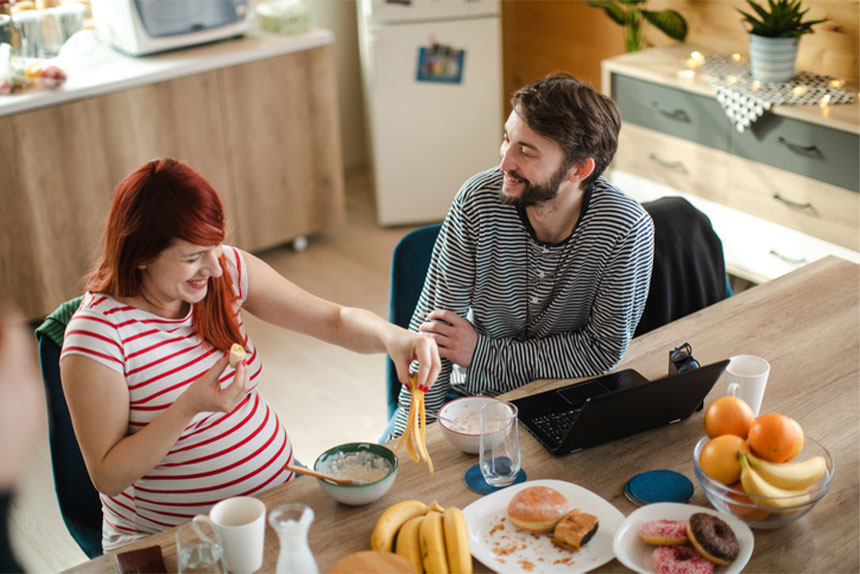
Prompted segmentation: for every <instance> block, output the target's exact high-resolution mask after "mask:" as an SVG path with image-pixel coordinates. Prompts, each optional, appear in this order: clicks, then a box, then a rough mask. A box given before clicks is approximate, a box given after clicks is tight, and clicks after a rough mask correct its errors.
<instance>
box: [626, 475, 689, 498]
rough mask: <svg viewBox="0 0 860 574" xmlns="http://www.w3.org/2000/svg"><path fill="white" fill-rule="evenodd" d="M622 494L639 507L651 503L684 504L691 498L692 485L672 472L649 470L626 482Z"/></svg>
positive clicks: (685, 478) (681, 476)
mask: <svg viewBox="0 0 860 574" xmlns="http://www.w3.org/2000/svg"><path fill="white" fill-rule="evenodd" d="M624 494H625V495H627V498H629V499H630V501H631V502H633V503H634V504H638V505H639V506H642V505H644V504H651V503H652V502H681V503H684V502H688V501H689V500H690V498H692V497H693V483H692V482H691V481H690V479H689V478H687V477H686V476H684V475H683V474H681V473H679V472H675V471H674V470H651V471H648V472H643V473H640V474H637V475H636V476H634V477H633V478H631V479H630V480H628V481H627V484H625V485H624Z"/></svg>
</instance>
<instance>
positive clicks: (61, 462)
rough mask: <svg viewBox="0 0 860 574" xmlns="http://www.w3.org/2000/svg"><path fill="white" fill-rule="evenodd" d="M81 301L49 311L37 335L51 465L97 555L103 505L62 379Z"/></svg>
mask: <svg viewBox="0 0 860 574" xmlns="http://www.w3.org/2000/svg"><path fill="white" fill-rule="evenodd" d="M80 301H81V297H78V298H76V299H73V300H71V301H67V302H66V303H64V304H63V305H61V306H60V307H59V308H58V309H57V310H56V311H54V313H52V314H51V315H49V316H48V317H47V318H46V319H45V322H44V323H42V325H40V326H39V328H38V329H36V338H37V339H38V341H39V362H40V363H41V367H42V382H43V383H44V385H45V398H46V401H47V408H48V429H49V432H50V446H51V466H52V468H53V471H54V488H55V490H56V492H57V500H58V502H59V505H60V513H61V514H62V515H63V521H64V522H65V523H66V528H68V530H69V533H70V534H71V535H72V538H74V539H75V542H77V543H78V546H80V547H81V550H83V551H84V554H86V555H87V557H89V558H95V557H96V556H100V555H101V554H102V505H101V500H99V495H98V492H97V491H96V489H95V487H94V486H93V483H92V481H91V480H90V475H89V474H88V473H87V468H86V465H85V464H84V459H83V456H82V455H81V449H80V447H79V446H78V441H77V439H76V438H75V431H74V429H73V428H72V419H71V417H70V415H69V408H68V406H67V405H66V397H65V395H64V394H63V386H62V384H61V383H60V348H61V345H60V343H61V342H62V333H63V332H64V331H65V325H66V323H68V320H69V318H71V315H72V313H74V311H75V309H77V308H78V305H80ZM57 339H59V341H58V340H57Z"/></svg>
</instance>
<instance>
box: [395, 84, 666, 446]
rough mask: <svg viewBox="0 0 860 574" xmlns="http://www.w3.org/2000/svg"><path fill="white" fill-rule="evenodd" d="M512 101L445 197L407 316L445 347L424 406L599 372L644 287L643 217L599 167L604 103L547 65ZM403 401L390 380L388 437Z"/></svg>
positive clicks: (619, 350) (608, 143)
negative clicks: (479, 162) (495, 156)
mask: <svg viewBox="0 0 860 574" xmlns="http://www.w3.org/2000/svg"><path fill="white" fill-rule="evenodd" d="M511 107H512V109H513V111H512V112H511V114H510V116H509V117H508V119H507V121H506V122H505V129H504V138H503V140H502V144H501V149H500V155H501V162H500V163H499V166H498V167H495V168H493V169H491V170H489V171H485V172H482V173H479V174H477V175H475V176H473V177H472V178H471V179H469V180H468V181H467V182H466V183H465V184H463V187H462V188H461V189H460V191H459V192H458V193H457V196H456V197H455V198H454V202H453V204H452V206H451V209H450V211H449V212H448V215H447V216H446V218H445V222H444V224H443V225H442V229H441V231H440V232H439V237H438V239H437V240H436V245H435V246H434V248H433V255H432V260H431V263H430V268H429V270H428V272H427V278H426V281H425V283H424V288H423V290H422V292H421V296H420V298H419V300H418V304H417V307H416V309H415V314H414V315H413V317H412V321H411V324H410V329H411V330H414V331H418V332H421V333H424V334H426V335H427V336H430V337H433V338H434V339H435V340H436V343H437V344H438V347H439V354H440V356H441V358H442V365H443V366H442V372H441V374H440V375H439V378H438V379H437V382H436V384H435V385H434V386H433V387H432V388H431V389H430V391H429V392H428V393H427V395H426V399H425V400H426V406H427V412H428V414H429V415H430V416H431V417H433V416H435V414H436V412H437V411H438V409H439V408H440V407H441V406H442V404H443V403H444V402H445V401H446V395H447V394H448V393H449V392H450V391H452V390H453V391H455V392H457V393H459V394H465V395H490V396H495V395H498V394H501V393H504V392H506V391H510V390H512V389H514V388H516V387H519V386H522V385H524V384H526V383H528V382H530V381H533V380H535V379H543V378H572V377H582V376H589V375H596V374H599V373H603V372H605V371H608V370H609V369H610V368H612V367H613V366H615V365H616V364H617V363H618V361H619V360H621V357H622V356H623V355H624V352H625V351H626V350H627V346H628V344H629V343H630V339H631V338H632V336H633V332H634V330H635V329H636V325H637V323H638V322H639V318H640V316H641V315H642V310H643V308H644V307H645V300H646V298H647V296H648V286H649V283H650V278H651V267H652V260H653V252H654V227H653V224H652V222H651V218H650V217H649V216H648V214H647V212H646V211H645V210H644V209H643V208H642V206H641V205H640V204H639V203H637V202H636V201H635V200H633V199H631V198H630V197H628V196H626V195H624V194H623V193H622V192H621V191H620V190H618V189H617V188H616V187H614V186H613V185H612V184H611V183H609V181H607V180H606V179H605V178H604V177H603V176H602V175H601V174H602V173H603V171H604V170H605V169H606V167H607V166H608V165H609V163H610V162H611V161H612V157H613V156H614V154H615V151H616V149H617V147H618V133H619V130H620V128H621V117H620V114H619V112H618V108H617V106H616V105H615V103H614V102H613V101H612V100H611V99H610V98H608V97H606V96H604V95H602V94H600V93H598V92H596V91H595V90H594V89H593V88H592V87H591V86H589V85H587V84H585V83H583V82H581V81H579V80H577V79H576V78H574V77H572V76H570V75H567V74H555V75H551V76H548V77H547V78H544V79H542V80H537V81H535V82H532V83H530V84H528V85H526V86H525V87H523V88H521V89H520V90H518V91H517V92H516V93H515V94H514V96H513V98H512V99H511ZM410 399H411V395H410V392H409V390H408V389H406V388H403V389H401V394H400V399H399V404H400V406H399V407H398V409H397V411H396V412H395V414H394V416H393V418H392V421H391V423H390V424H389V429H388V431H387V432H388V434H389V436H390V437H393V436H397V435H400V434H401V433H402V432H403V429H404V427H405V424H406V414H407V412H408V405H409V401H410ZM431 420H432V418H431Z"/></svg>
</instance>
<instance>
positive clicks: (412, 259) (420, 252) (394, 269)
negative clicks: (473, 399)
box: [386, 223, 442, 418]
mask: <svg viewBox="0 0 860 574" xmlns="http://www.w3.org/2000/svg"><path fill="white" fill-rule="evenodd" d="M441 228H442V224H440V223H437V224H434V225H428V226H426V227H421V228H419V229H415V230H414V231H410V232H409V233H407V234H406V235H405V236H403V238H402V239H401V240H400V242H399V243H398V244H397V245H396V246H395V247H394V254H393V256H392V259H391V299H390V301H389V306H388V320H389V321H391V322H392V323H394V324H395V325H400V326H401V327H403V328H404V329H408V328H409V321H410V320H411V319H412V313H413V312H414V311H415V305H417V304H418V297H419V296H420V295H421V288H422V287H423V286H424V278H425V276H426V275H427V269H428V268H429V267H430V257H431V255H432V253H433V245H434V244H435V243H436V237H437V236H438V235H439V230H440V229H441ZM387 367H388V368H387V370H386V375H387V377H386V379H387V386H388V418H391V415H393V414H394V410H395V409H396V408H397V399H398V397H399V396H400V387H401V386H402V385H401V384H400V381H399V380H398V379H397V370H396V369H395V368H394V363H392V362H391V359H390V358H389V359H388V363H387Z"/></svg>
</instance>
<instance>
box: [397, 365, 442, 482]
mask: <svg viewBox="0 0 860 574" xmlns="http://www.w3.org/2000/svg"><path fill="white" fill-rule="evenodd" d="M416 377H417V375H412V376H411V377H409V380H410V381H411V382H412V401H410V403H409V416H408V418H407V422H406V429H405V430H404V431H403V434H402V435H401V437H400V440H399V441H398V442H397V446H396V447H394V454H397V451H399V450H400V447H401V446H402V445H403V443H406V452H408V453H409V458H411V459H412V462H418V461H419V460H421V459H423V460H426V461H427V467H428V468H429V469H430V474H433V461H432V460H430V453H429V452H427V440H426V433H427V413H426V411H425V409H424V393H425V392H426V390H427V389H423V388H420V387H419V386H418V385H416V384H415V382H416Z"/></svg>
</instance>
